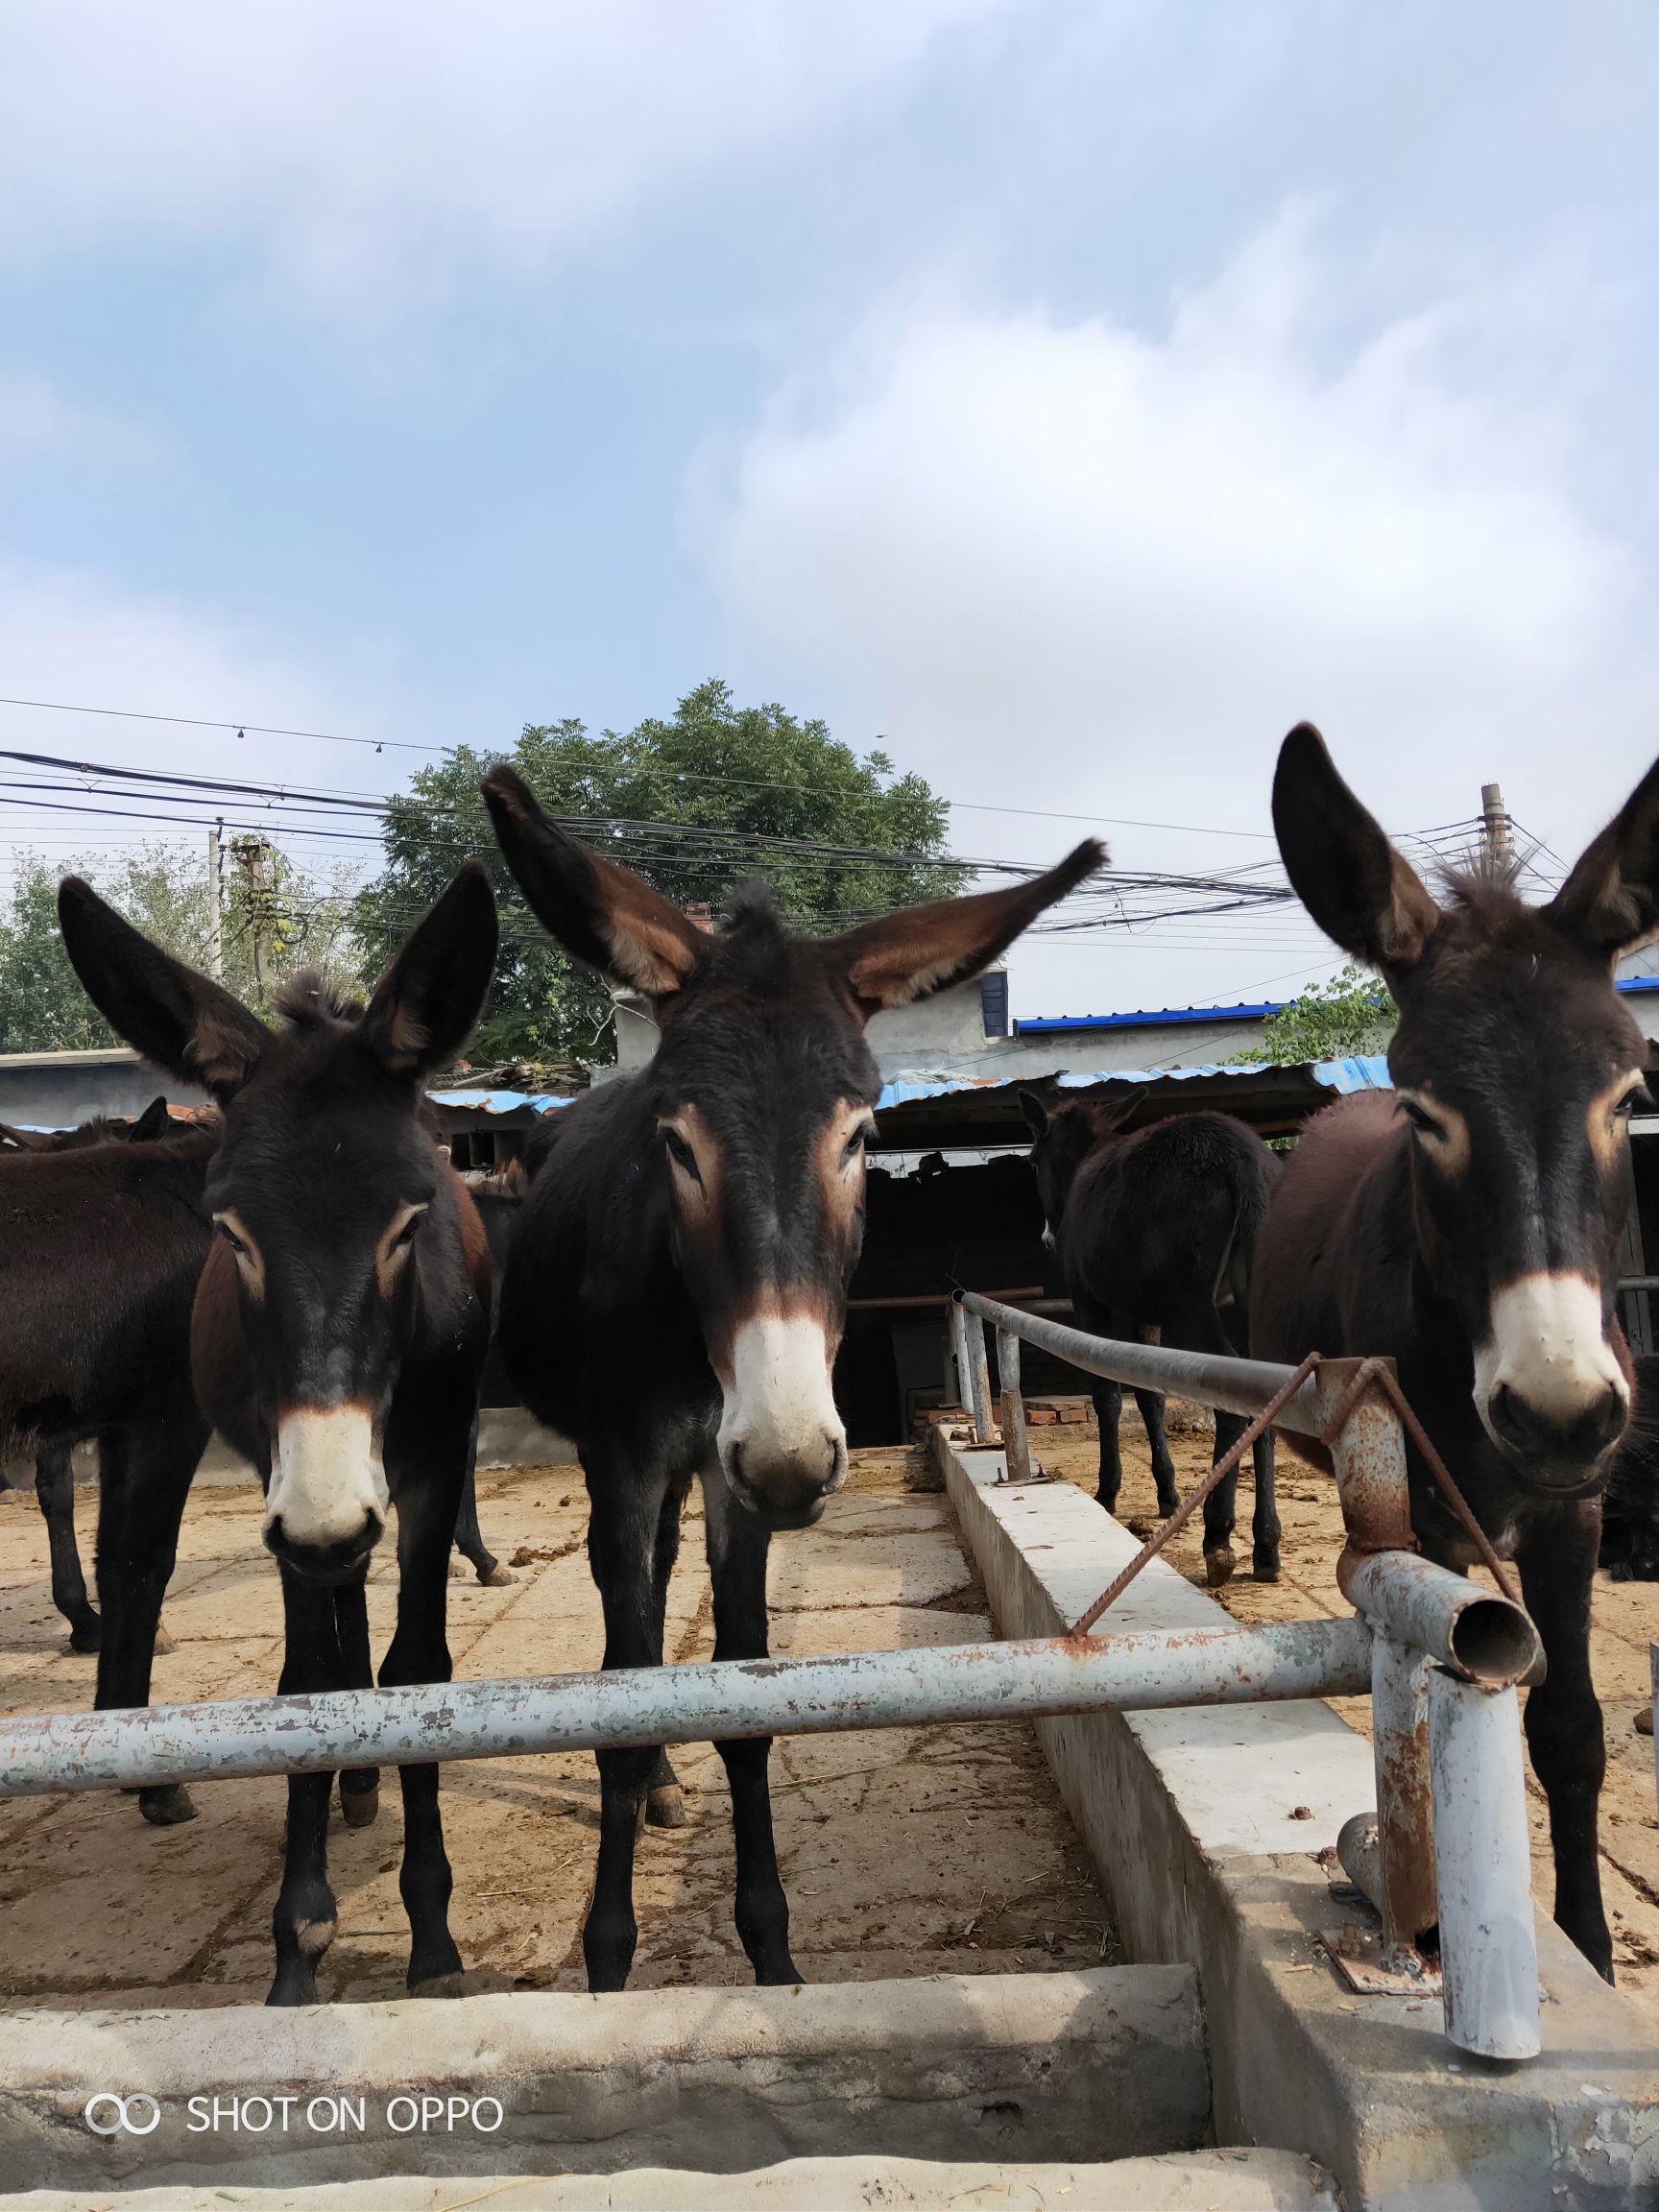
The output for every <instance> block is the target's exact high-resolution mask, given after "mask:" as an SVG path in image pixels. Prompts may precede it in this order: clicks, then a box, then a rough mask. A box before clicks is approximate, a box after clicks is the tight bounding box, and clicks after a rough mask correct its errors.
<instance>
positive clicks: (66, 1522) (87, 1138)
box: [0, 1097, 171, 1653]
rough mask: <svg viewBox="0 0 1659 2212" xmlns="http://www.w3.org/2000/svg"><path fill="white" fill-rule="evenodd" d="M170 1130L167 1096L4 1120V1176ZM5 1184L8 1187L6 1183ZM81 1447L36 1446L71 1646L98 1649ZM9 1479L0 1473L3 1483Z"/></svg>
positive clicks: (163, 1646) (38, 1487) (0, 1156)
mask: <svg viewBox="0 0 1659 2212" xmlns="http://www.w3.org/2000/svg"><path fill="white" fill-rule="evenodd" d="M169 1133H170V1123H169V1121H168V1118H167V1101H166V1099H165V1098H164V1097H163V1098H153V1099H152V1100H151V1101H150V1104H149V1105H148V1106H146V1107H145V1109H144V1111H143V1113H142V1114H140V1115H139V1117H138V1118H137V1119H136V1120H135V1121H132V1122H124V1121H120V1120H111V1119H110V1118H108V1117H107V1116H104V1115H100V1116H98V1117H97V1118H95V1119H93V1120H91V1121H83V1122H82V1123H81V1125H80V1126H79V1128H75V1129H54V1130H49V1131H42V1130H36V1129H14V1128H13V1127H12V1125H11V1123H10V1122H4V1121H0V1176H3V1174H4V1162H5V1157H6V1155H7V1154H8V1153H11V1152H75V1151H81V1150H84V1148H85V1147H86V1146H87V1145H89V1144H153V1143H155V1142H156V1141H157V1140H158V1139H160V1138H162V1137H165V1136H167V1135H168V1134H169ZM0 1187H3V1186H0ZM74 1452H75V1447H74V1444H73V1442H71V1441H68V1440H66V1439H64V1438H62V1437H57V1436H54V1437H51V1438H49V1439H43V1440H42V1441H41V1442H40V1443H38V1444H37V1445H36V1449H35V1496H36V1501H37V1502H38V1503H39V1507H40V1513H41V1517H42V1519H43V1520H44V1521H45V1523H46V1544H47V1550H48V1553H49V1556H50V1558H51V1562H52V1602H53V1604H54V1605H56V1606H57V1608H58V1610H59V1612H60V1613H61V1614H62V1616H63V1618H64V1620H65V1621H67V1622H68V1623H69V1648H70V1649H71V1650H72V1651H96V1650H97V1648H98V1643H99V1637H100V1634H101V1630H102V1623H100V1621H99V1618H98V1610H97V1608H96V1606H95V1605H93V1603H92V1601H91V1599H89V1598H88V1597H87V1595H86V1577H85V1575H84V1573H83V1571H82V1567H81V1552H80V1549H79V1547H78V1546H77V1544H76V1542H75V1464H74ZM4 1484H5V1478H4V1477H3V1476H0V1486H4ZM155 1648H156V1652H157V1653H160V1652H162V1651H166V1650H168V1649H170V1648H171V1646H170V1644H169V1642H168V1639H167V1633H166V1630H165V1629H164V1628H161V1627H160V1626H157V1629H156V1641H155Z"/></svg>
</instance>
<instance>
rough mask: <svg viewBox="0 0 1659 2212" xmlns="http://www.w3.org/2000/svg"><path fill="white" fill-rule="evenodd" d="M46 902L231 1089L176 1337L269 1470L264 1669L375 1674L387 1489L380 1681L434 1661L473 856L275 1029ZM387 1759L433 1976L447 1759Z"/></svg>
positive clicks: (287, 1878)
mask: <svg viewBox="0 0 1659 2212" xmlns="http://www.w3.org/2000/svg"><path fill="white" fill-rule="evenodd" d="M59 915H60V922H61V926H62V930H63V941H64V944H65V947H66V948H67V950H68V952H69V956H70V959H71V960H72V961H73V963H74V966H75V971H76V973H77V974H78V975H79V976H80V978H81V980H82V982H83V984H84V986H85V988H86V992H87V995H88V997H89V998H91V1000H92V1002H93V1004H94V1005H95V1006H97V1007H98V1009H99V1011H100V1012H101V1013H102V1014H103V1015H104V1016H105V1018H106V1019H107V1020H108V1022H110V1023H111V1024H112V1026H113V1027H115V1028H116V1029H117V1030H118V1031H119V1032H120V1033H121V1034H122V1035H123V1036H125V1037H126V1038H127V1039H128V1040H129V1041H130V1042H131V1043H132V1044H133V1045H135V1046H137V1048H138V1049H139V1051H140V1052H142V1053H144V1054H145V1055H146V1057H147V1058H149V1059H151V1060H154V1061H156V1063H157V1064H158V1065H159V1066H161V1067H163V1068H166V1069H169V1070H172V1072H174V1073H175V1074H177V1075H178V1076H180V1078H182V1079H183V1080H186V1081H189V1082H192V1083H199V1084H202V1085H204V1087H205V1088H206V1089H207V1091H208V1092H209V1093H210V1094H212V1096H213V1097H214V1098H215V1099H217V1101H218V1102H219V1105H220V1107H221V1109H222V1110H223V1114H224V1129H223V1134H222V1135H221V1136H220V1137H219V1138H218V1139H217V1143H216V1149H214V1150H213V1151H212V1155H211V1158H210V1160H209V1162H208V1164H207V1176H206V1188H205V1212H206V1213H207V1214H209V1215H210V1216H211V1220H212V1224H213V1228H214V1231H216V1236H215V1237H214V1239H213V1242H212V1246H211V1250H210V1252H207V1254H206V1260H205V1265H203V1264H202V1263H201V1261H200V1260H198V1264H197V1271H198V1273H199V1275H200V1283H199V1286H198V1287H197V1290H196V1296H195V1304H194V1309H193V1313H192V1319H191V1329H190V1351H191V1358H192V1362H193V1367H194V1374H195V1383H196V1392H197V1396H198V1398H199V1399H200V1401H201V1404H202V1407H203V1409H204V1413H205V1414H206V1415H207V1416H208V1417H210V1418H211V1420H212V1421H213V1423H214V1425H215V1426H216V1427H217V1428H218V1429H219V1430H220V1431H222V1432H223V1434H224V1435H225V1436H226V1437H227V1438H228V1440H229V1441H230V1443H231V1444H232V1445H233V1446H234V1447H235V1448H236V1449H237V1450H238V1451H239V1452H241V1453H243V1454H244V1455H245V1456H246V1457H248V1458H249V1459H251V1460H252V1462H253V1464H254V1466H255V1467H257V1468H258V1470H259V1473H260V1477H261V1479H262V1480H263V1482H264V1484H265V1493H266V1495H265V1530H264V1533H265V1544H266V1547H267V1549H268V1550H269V1551H271V1552H272V1554H273V1556H274V1557H275V1559H276V1564H277V1568H278V1570H279V1572H280V1575H281V1582H282V1602H283V1615H284V1623H285V1655H284V1660H283V1666H282V1675H281V1681H280V1684H279V1688H280V1689H281V1691H282V1692H284V1693H287V1692H299V1691H322V1690H341V1689H360V1688H366V1687H368V1686H369V1685H370V1683H371V1682H372V1681H373V1670H372V1666H371V1660H370V1647H369V1623H368V1612H367V1606H366V1602H365V1592H364V1585H365V1579H366V1576H367V1573H368V1566H369V1560H370V1556H371V1554H372V1553H373V1550H374V1548H375V1546H376V1545H377V1544H378V1543H379V1541H380V1538H381V1535H382V1534H383V1532H384V1529H385V1527H386V1522H387V1518H388V1514H389V1510H390V1507H391V1506H392V1505H393V1504H396V1505H397V1568H398V1582H397V1632H396V1634H395V1635H394V1637H393V1639H392V1645H391V1647H390V1649H389V1650H388V1652H387V1654H386V1657H385V1660H384V1661H383V1663H382V1665H381V1669H380V1677H379V1678H380V1681H381V1683H382V1684H383V1685H392V1684H400V1683H408V1682H446V1681H447V1680H448V1679H449V1674H450V1660H449V1649H448V1642H447V1636H446V1630H445V1619H446V1609H447V1597H448V1560H449V1550H450V1543H451V1539H452V1538H453V1536H454V1533H455V1527H456V1511H457V1507H458V1505H459V1503H460V1499H461V1491H462V1484H463V1480H464V1478H465V1475H466V1469H467V1455H468V1443H469V1435H470V1432H471V1429H472V1423H473V1420H474V1417H475V1415H476V1411H477V1402H478V1375H479V1370H480V1367H481V1366H482V1363H483V1358H484V1350H485V1344H486V1340H487V1337H488V1334H489V1315H490V1258H489V1248H488V1245H487V1244H486V1242H485V1238H484V1234H483V1229H482V1226H481V1224H480V1222H479V1219H478V1215H477V1212H476V1210H475V1209H474V1207H473V1205H472V1202H471V1200H470V1198H469V1196H468V1194H467V1191H466V1189H465V1187H464V1186H463V1184H462V1183H461V1181H460V1178H459V1177H458V1176H457V1175H456V1174H455V1173H454V1171H453V1169H452V1168H451V1167H450V1166H449V1163H448V1160H447V1158H446V1157H445V1154H444V1153H443V1152H442V1150H441V1149H440V1147H439V1145H438V1143H437V1142H436V1141H435V1139H434V1137H433V1135H432V1133H431V1130H430V1128H429V1126H428V1120H427V1117H426V1114H425V1111H424V1104H423V1098H422V1092H421V1079H422V1077H423V1076H424V1075H425V1074H426V1073H427V1071H428V1070H431V1069H432V1068H434V1067H436V1066H438V1065H440V1064H441V1063H443V1062H444V1061H445V1060H447V1059H448V1058H450V1057H451V1056H452V1055H453V1054H454V1053H455V1052H456V1051H457V1050H458V1049H459V1048H460V1046H461V1045H462V1044H463V1043H464V1042H465V1040H466V1038H467V1036H468V1034H469V1031H470V1030H471V1027H472V1025H473V1023H474V1022H475V1021H476V1019H477V1016H478V1013H479V1010H480V1008H481V1006H482V1004H483V999H484V994H485V991H486V989H487V988H488V985H489V981H490V975H491V971H492V969H493V964H494V957H495V942H496V924H495V903H494V899H493V895H492V893H491V890H490V885H489V881H488V878H486V877H485V875H484V873H483V871H482V869H480V868H479V867H478V866H477V865H476V864H475V863H474V864H469V866H468V867H466V868H464V869H463V870H462V872H461V873H460V875H458V876H457V877H456V878H455V880H454V882H453V883H452V884H451V885H450V887H449V889H448V890H447V891H446V892H445V895H444V897H443V898H442V899H440V900H439V902H438V903H437V904H436V905H435V906H434V907H433V908H432V910H431V911H430V913H428V914H427V916H426V917H425V919H424V921H422V922H421V925H420V926H418V927H417V929H416V930H415V931H414V933H413V935H412V936H411V937H410V938H409V940H408V942H407V944H406V945H405V946H404V947H403V950H401V952H400V953H399V954H398V955H397V959H396V960H395V961H394V962H393V964H392V967H391V968H390V969H389V970H388V972H387V974H386V975H385V976H384V978H383V979H382V980H381V982H380V984H379V986H378V988H377V989H376V990H375V992H374V993H373V997H372V998H371V999H370V1001H369V1004H368V1006H367V1008H365V1009H356V1008H350V1009H347V1008H345V1007H343V1006H342V1005H340V1004H339V1003H338V1002H337V1001H335V1000H334V999H332V998H330V997H329V996H328V994H327V993H326V992H325V991H324V990H323V989H322V988H321V986H320V985H318V984H317V982H316V980H315V979H314V978H310V979H307V978H300V979H297V980H296V982H295V983H293V984H291V985H289V986H288V988H287V990H286V991H285V992H284V993H283V994H282V995H281V997H280V1000H279V1010H280V1011H281V1012H282V1013H283V1015H284V1016H285V1022H284V1024H283V1026H282V1027H281V1028H280V1029H277V1030H273V1029H270V1028H267V1026H266V1025H265V1023H264V1022H261V1021H259V1020H258V1019H257V1018H256V1017H255V1016H254V1015H252V1014H251V1013H250V1012H249V1011H248V1009H247V1008H246V1007H245V1006H243V1005H241V1004H240V1003H239V1001H238V1000H236V999H235V998H232V997H231V996H230V995H229V993H228V992H227V991H226V990H224V989H223V988H222V987H221V986H220V985H218V984H216V983H213V982H210V981H209V980H208V979H207V977H205V976H204V975H199V974H195V973H194V972H193V971H192V970H191V969H189V968H187V967H185V966H184V965H183V964H182V963H181V962H180V961H178V960H175V959H173V958H172V957H171V956H170V955H169V954H167V953H165V952H163V951H161V950H160V949H159V948H158V947H156V946H155V945H153V944H151V943H150V942H149V941H148V940H147V939H146V938H144V937H142V936H141V935H140V934H139V933H138V932H137V931H136V930H135V929H133V928H132V927H131V926H130V925H129V924H127V923H126V922H124V921H122V920H121V918H120V916H119V915H118V914H116V913H115V912H114V911H113V910H112V909H111V908H110V907H108V906H107V905H106V904H105V903H104V902H103V901H102V900H101V899H99V898H98V897H97V895H96V894H95V893H94V892H93V891H91V890H90V889H89V888H88V887H87V885H86V884H84V883H83V882H81V881H79V880H78V879H77V878H68V879H66V880H65V881H64V883H63V884H62V886H61V887H60V893H59ZM110 1149H111V1150H112V1149H114V1148H113V1147H111V1148H110ZM88 1157H96V1155H89V1156H88ZM196 1218H197V1219H200V1218H201V1216H200V1214H197V1215H196ZM205 1238H206V1228H205V1223H204V1224H203V1242H204V1244H205ZM202 1432H203V1433H205V1423H203V1424H202ZM399 1780H400V1782H401V1785H402V1793H403V1844H404V1848H403V1864H402V1871H401V1876H400V1882H399V1887H400V1888H401V1891H402V1896H403V1903H404V1907H405V1909H406V1911H407V1912H408V1915H409V1923H410V1931H411V1949H410V1960H409V1972H408V1980H409V1986H410V1988H411V1990H413V1991H415V1992H416V1993H417V1994H433V1995H448V1994H451V1993H452V1992H453V1991H455V1990H456V1988H457V1987H458V1986H459V1980H458V1978H459V1976H460V1973H461V1957H460V1954H459V1952H458V1951H457V1950H456V1947H455V1943H454V1940H453V1938H452V1937H451V1936H450V1933H449V1926H448V1907H449V1896H450V1891H451V1887H452V1882H451V1876H450V1870H449V1863H448V1860H447V1858H446V1857H445V1850H444V1835H443V1825H442V1819H441V1815H440V1812H439V1803H438V1768H437V1767H436V1766H435V1765H430V1764H428V1765H421V1766H417V1767H402V1768H400V1769H399ZM377 1781H378V1778H377V1776H376V1775H375V1774H374V1773H373V1771H372V1770H368V1771H365V1772H362V1773H359V1774H356V1775H347V1776H345V1777H343V1778H342V1798H343V1805H344V1809H345V1811H346V1813H347V1816H348V1818H349V1819H352V1820H353V1821H355V1822H359V1823H360V1822H362V1821H363V1820H365V1819H369V1818H373V1809H374V1803H375V1797H376V1790H377ZM332 1782H333V1777H332V1775H329V1774H294V1775H290V1776H289V1778H288V1824H287V1838H286V1850H285V1859H284V1866H283V1875H282V1887H281V1892H280V1895H279V1896H278V1898H277V1901H276V1911H275V1913H274V1915H273V1933H274V1936H275V1940H276V1980H275V1982H274V1984H273V1985H272V1989H271V1994H270V2000H269V2001H270V2002H271V2003H272V2004H274V2005H304V2004H313V2003H315V2002H316V2000H317V1980H316V1976H317V1962H318V1960H319V1959H320V1958H321V1957H322V1956H323V1954H324V1952H325V1950H326V1949H327V1947H328V1944H329V1942H330V1940H331V1939H332V1937H333V1934H334V1927H335V1914H336V1908H335V1901H334V1896H333V1892H332V1890H331V1889H330V1888H329V1886H328V1878H327V1855H326V1835H327V1815H328V1804H329V1796H330V1791H331V1786H332Z"/></svg>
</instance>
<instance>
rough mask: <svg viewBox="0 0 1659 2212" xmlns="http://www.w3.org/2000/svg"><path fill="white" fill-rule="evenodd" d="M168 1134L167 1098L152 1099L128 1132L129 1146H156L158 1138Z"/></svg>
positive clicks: (163, 1096)
mask: <svg viewBox="0 0 1659 2212" xmlns="http://www.w3.org/2000/svg"><path fill="white" fill-rule="evenodd" d="M166 1134H167V1098H166V1094H165V1093H163V1094H162V1095H161V1096H160V1097H159V1098H152V1099H151V1101H150V1103H149V1105H148V1106H146V1107H145V1109H144V1111H143V1113H142V1114H140V1115H139V1117H138V1118H137V1120H136V1121H134V1122H133V1124H132V1128H131V1129H129V1130H128V1132H127V1142H128V1143H129V1144H154V1143H155V1142H156V1139H157V1138H160V1137H165V1136H166Z"/></svg>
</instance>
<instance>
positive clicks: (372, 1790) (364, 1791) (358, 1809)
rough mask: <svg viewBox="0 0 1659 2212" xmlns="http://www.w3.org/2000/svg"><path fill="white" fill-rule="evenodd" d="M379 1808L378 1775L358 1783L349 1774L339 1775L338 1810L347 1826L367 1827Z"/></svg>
mask: <svg viewBox="0 0 1659 2212" xmlns="http://www.w3.org/2000/svg"><path fill="white" fill-rule="evenodd" d="M379 1810H380V1777H379V1775H378V1774H376V1775H374V1777H373V1780H371V1781H369V1782H367V1783H359V1782H357V1781H355V1779H354V1778H353V1777H352V1776H351V1775H350V1774H342V1775H341V1777H340V1811H341V1814H342V1815H343V1817H344V1819H345V1822H346V1825H347V1827H348V1828H368V1827H370V1826H372V1825H373V1820H374V1816H375V1815H376V1814H377V1813H378V1812H379Z"/></svg>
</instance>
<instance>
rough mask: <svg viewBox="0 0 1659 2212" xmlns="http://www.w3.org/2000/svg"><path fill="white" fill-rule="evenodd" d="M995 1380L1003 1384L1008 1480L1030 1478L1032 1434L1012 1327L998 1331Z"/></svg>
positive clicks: (1017, 1342)
mask: <svg viewBox="0 0 1659 2212" xmlns="http://www.w3.org/2000/svg"><path fill="white" fill-rule="evenodd" d="M997 1380H998V1382H999V1383H1001V1385H1002V1452H1003V1456H1004V1459H1005V1461H1006V1464H1007V1469H1008V1479H1009V1481H1010V1482H1029V1481H1030V1479H1031V1472H1032V1470H1031V1437H1030V1432H1029V1431H1027V1429H1026V1427H1025V1394H1024V1392H1023V1391H1022V1389H1021V1387H1020V1339H1019V1337H1018V1336H1016V1335H1015V1334H1014V1333H1013V1331H1012V1330H1011V1329H998V1332H997Z"/></svg>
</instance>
